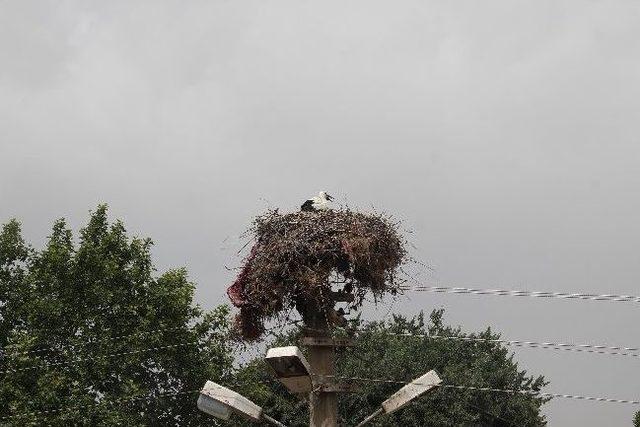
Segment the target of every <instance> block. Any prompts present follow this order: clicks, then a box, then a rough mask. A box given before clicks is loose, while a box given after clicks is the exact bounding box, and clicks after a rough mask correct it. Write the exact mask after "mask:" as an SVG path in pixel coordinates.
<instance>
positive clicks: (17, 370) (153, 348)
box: [0, 341, 198, 374]
mask: <svg viewBox="0 0 640 427" xmlns="http://www.w3.org/2000/svg"><path fill="white" fill-rule="evenodd" d="M195 344H198V341H191V342H186V343H181V344H172V345H164V346H160V347H152V348H146V349H143V350H133V351H125V352H121V353H110V354H102V355H98V356H91V357H85V358H81V359H76V360H71V361H66V362H54V363H42V364H40V365H38V366H30V367H28V368H18V369H6V370H4V371H0V374H8V373H13V372H23V371H29V370H32V369H38V368H46V367H51V366H64V365H74V364H77V363H82V362H87V361H90V360H96V359H109V358H112V357H118V356H126V355H130V354H137V353H146V352H149V351H155V350H164V349H168V348H178V347H184V346H187V345H195Z"/></svg>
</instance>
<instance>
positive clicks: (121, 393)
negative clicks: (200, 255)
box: [0, 206, 233, 426]
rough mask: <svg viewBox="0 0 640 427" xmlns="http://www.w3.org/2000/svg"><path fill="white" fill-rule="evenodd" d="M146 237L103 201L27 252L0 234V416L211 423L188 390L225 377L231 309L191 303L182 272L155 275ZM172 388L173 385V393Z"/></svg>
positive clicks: (11, 233) (14, 228)
mask: <svg viewBox="0 0 640 427" xmlns="http://www.w3.org/2000/svg"><path fill="white" fill-rule="evenodd" d="M151 246H152V242H151V241H150V240H149V239H139V238H130V237H128V235H127V233H126V230H125V228H124V226H123V224H122V223H121V222H119V221H116V222H112V223H110V222H109V220H108V217H107V207H106V206H99V207H98V208H97V209H96V211H95V212H93V213H92V214H91V217H90V220H89V222H88V224H87V225H86V227H84V228H83V229H82V230H81V232H80V235H79V239H78V242H77V244H76V243H74V239H73V236H72V232H71V230H69V229H68V227H67V226H66V224H65V221H64V220H59V221H57V222H56V223H55V224H54V226H53V230H52V232H51V236H50V237H49V239H48V241H47V243H46V246H45V247H44V249H42V250H34V249H33V248H31V247H30V246H29V245H27V244H26V243H25V242H24V240H23V238H22V237H21V230H20V224H19V223H18V222H17V221H15V220H14V221H10V222H9V223H7V224H6V225H4V226H3V228H2V231H1V233H0V349H1V350H0V424H2V425H16V426H24V425H44V424H46V425H53V426H69V425H91V426H93V425H127V426H135V425H184V426H192V425H211V422H212V420H211V419H210V418H209V417H207V416H206V415H204V414H201V413H199V412H198V411H197V409H196V407H195V399H196V397H197V394H195V393H193V391H194V390H197V389H199V388H200V387H202V385H203V384H204V382H205V381H206V380H208V379H212V380H217V381H221V382H225V381H227V380H228V378H230V375H231V373H232V372H231V370H232V362H233V352H232V350H231V348H230V347H229V345H230V344H229V343H230V341H229V340H228V334H229V322H228V309H227V308H226V307H219V308H217V309H215V310H213V311H211V312H206V313H205V312H203V311H202V310H201V309H200V308H199V307H198V306H196V305H194V304H193V301H192V299H193V291H194V285H193V284H192V283H191V282H190V281H189V279H188V277H187V273H186V270H184V269H176V270H171V271H168V272H166V273H164V274H161V275H159V276H158V275H156V274H155V269H154V267H153V264H152V261H151V254H150V249H151ZM175 393H179V394H175Z"/></svg>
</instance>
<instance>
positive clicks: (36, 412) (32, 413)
mask: <svg viewBox="0 0 640 427" xmlns="http://www.w3.org/2000/svg"><path fill="white" fill-rule="evenodd" d="M199 392H200V390H187V391H178V392H172V393H160V394H157V395H155V396H136V397H127V398H122V399H116V400H112V401H109V402H106V403H108V404H116V403H125V402H134V401H136V400H157V399H159V398H163V397H176V396H179V395H184V394H193V393H199ZM104 403H105V401H100V402H95V403H87V404H83V405H72V406H65V407H60V408H54V409H47V410H42V411H33V412H23V413H20V414H14V415H7V416H4V417H1V418H0V420H2V421H3V420H8V419H12V418H23V417H31V416H39V415H49V414H54V413H56V412H62V411H67V410H73V409H83V408H90V407H94V406H99V405H102V404H104Z"/></svg>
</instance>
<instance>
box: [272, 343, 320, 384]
mask: <svg viewBox="0 0 640 427" xmlns="http://www.w3.org/2000/svg"><path fill="white" fill-rule="evenodd" d="M265 360H266V362H267V363H268V364H269V366H271V368H272V369H273V371H274V372H275V374H276V377H278V380H279V381H280V382H281V383H282V384H283V385H284V386H285V387H287V389H288V390H289V391H290V392H291V393H308V392H310V391H311V389H312V382H311V367H310V366H309V363H308V362H307V359H306V358H305V357H304V355H303V354H302V352H301V351H300V349H299V348H298V347H296V346H289V347H275V348H270V349H269V351H267V356H266V357H265Z"/></svg>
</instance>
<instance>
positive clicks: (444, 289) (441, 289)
mask: <svg viewBox="0 0 640 427" xmlns="http://www.w3.org/2000/svg"><path fill="white" fill-rule="evenodd" d="M399 289H400V290H402V291H417V292H433V293H447V294H473V295H499V296H512V297H532V298H560V299H579V300H591V301H615V302H636V303H640V296H634V295H609V294H602V295H599V294H585V293H565V292H541V291H526V290H505V289H474V288H463V287H448V286H400V288H399Z"/></svg>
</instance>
